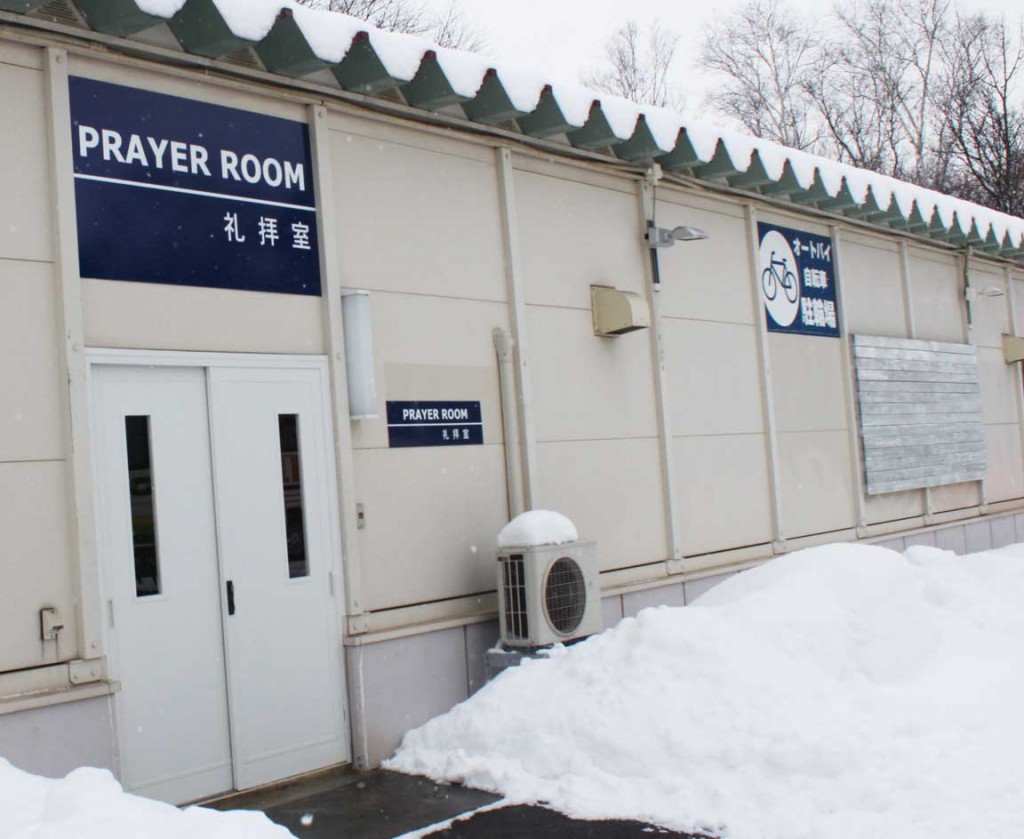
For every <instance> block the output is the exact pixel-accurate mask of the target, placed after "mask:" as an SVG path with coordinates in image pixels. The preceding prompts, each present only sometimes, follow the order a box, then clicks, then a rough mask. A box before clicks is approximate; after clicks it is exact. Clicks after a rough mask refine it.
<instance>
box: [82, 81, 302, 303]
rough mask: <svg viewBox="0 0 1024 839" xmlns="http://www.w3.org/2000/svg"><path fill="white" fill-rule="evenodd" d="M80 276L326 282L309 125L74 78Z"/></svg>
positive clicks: (296, 284)
mask: <svg viewBox="0 0 1024 839" xmlns="http://www.w3.org/2000/svg"><path fill="white" fill-rule="evenodd" d="M69 88H70V95H71V122H72V126H71V130H72V137H71V141H72V155H73V158H74V175H75V206H76V212H77V218H78V258H79V270H80V274H81V276H82V277H89V278H94V279H105V280H133V281H137V282H155V283H169V284H173V285H185V286H207V287H212V288H229V289H242V290H247V291H270V292H279V293H284V294H305V295H319V294H320V256H319V249H318V246H317V237H316V198H315V193H314V188H313V163H312V155H311V153H310V146H309V129H308V126H306V125H305V124H303V123H301V122H296V121H294V120H287V119H280V118H278V117H269V116H264V115H262V114H255V113H252V112H250V111H242V110H238V109H236V108H226V107H223V106H220V105H211V104H208V103H205V102H195V101H193V100H191V99H184V98H181V97H178V96H167V95H165V94H161V93H152V92H150V91H146V90H139V89H137V88H130V87H123V86H121V85H115V84H109V83H107V82H98V81H94V80H92V79H83V78H78V77H72V78H71V79H69Z"/></svg>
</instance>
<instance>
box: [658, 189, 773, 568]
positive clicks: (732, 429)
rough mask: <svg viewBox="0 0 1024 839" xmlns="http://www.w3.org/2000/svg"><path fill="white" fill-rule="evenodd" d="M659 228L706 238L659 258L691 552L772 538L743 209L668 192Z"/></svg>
mask: <svg viewBox="0 0 1024 839" xmlns="http://www.w3.org/2000/svg"><path fill="white" fill-rule="evenodd" d="M657 223H658V225H659V226H660V227H668V228H672V227H675V226H678V225H684V224H685V225H692V226H695V227H699V228H702V229H703V230H705V231H707V233H708V235H709V238H708V239H707V240H706V241H698V242H684V243H680V244H678V245H676V246H674V247H672V248H668V249H665V250H663V251H661V252H660V253H659V260H660V266H661V277H662V290H661V292H660V294H661V306H662V314H663V317H664V320H663V329H664V335H665V365H666V368H667V375H668V399H669V405H670V412H671V417H672V443H673V454H674V462H673V464H672V466H673V468H674V470H675V476H676V481H677V486H678V496H679V497H678V501H677V507H678V509H677V510H676V511H675V515H676V517H677V520H678V523H679V528H680V534H681V539H682V549H683V553H684V554H685V555H687V556H693V555H699V554H707V553H714V552H716V551H722V550H726V549H729V548H737V547H744V546H750V545H765V544H766V543H769V542H771V541H772V517H771V502H770V492H771V489H770V476H769V472H768V452H767V438H766V433H765V416H764V411H763V408H762V402H763V398H762V397H763V394H762V384H761V361H760V356H759V353H758V325H757V322H756V320H755V316H760V315H761V312H760V310H758V311H757V312H756V313H755V310H754V297H753V288H752V284H751V280H750V253H749V243H748V235H747V230H746V220H745V214H744V208H743V206H742V205H740V204H738V203H734V202H728V201H723V200H714V199H710V198H702V197H699V196H696V195H683V194H680V193H676V192H670V191H667V190H662V196H661V200H660V201H659V202H658V208H657Z"/></svg>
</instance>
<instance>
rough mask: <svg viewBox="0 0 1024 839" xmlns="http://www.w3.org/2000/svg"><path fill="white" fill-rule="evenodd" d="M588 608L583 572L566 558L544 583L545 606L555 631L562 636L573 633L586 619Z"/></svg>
mask: <svg viewBox="0 0 1024 839" xmlns="http://www.w3.org/2000/svg"><path fill="white" fill-rule="evenodd" d="M586 605H587V587H586V583H585V582H584V580H583V571H582V570H580V567H579V565H577V564H576V563H575V562H574V561H573V560H572V559H570V558H569V557H567V556H563V557H561V558H560V559H556V560H555V561H554V562H553V563H552V564H551V568H550V569H549V570H548V577H547V580H546V581H545V583H544V606H545V608H546V609H547V613H548V621H550V623H551V627H552V629H554V630H555V632H558V633H561V634H562V635H569V634H571V633H572V632H573V631H574V630H575V629H576V627H578V626H579V625H580V622H581V621H582V620H583V613H584V610H585V609H586Z"/></svg>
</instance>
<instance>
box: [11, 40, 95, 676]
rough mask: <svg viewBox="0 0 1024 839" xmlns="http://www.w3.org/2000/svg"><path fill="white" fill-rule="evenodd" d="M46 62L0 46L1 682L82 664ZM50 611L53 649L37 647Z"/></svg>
mask: <svg viewBox="0 0 1024 839" xmlns="http://www.w3.org/2000/svg"><path fill="white" fill-rule="evenodd" d="M42 61H43V54H42V51H41V50H38V49H32V48H28V47H23V46H19V45H16V44H9V43H0V115H2V124H3V126H4V129H5V130H4V132H3V135H4V140H3V147H4V153H3V155H0V183H2V184H3V188H2V189H0V382H2V393H3V396H2V398H0V498H2V499H3V503H2V504H0V580H2V581H3V582H2V586H0V638H2V639H3V643H2V644H0V672H2V671H8V670H16V669H22V668H29V667H38V666H40V665H45V664H50V663H53V662H56V661H64V660H68V659H73V658H76V657H77V652H78V651H77V646H78V638H77V633H76V627H75V624H76V620H75V608H76V600H77V597H76V592H75V582H74V581H75V567H74V564H73V558H72V557H73V551H72V547H71V545H70V544H69V536H68V534H69V510H68V487H67V464H66V457H67V445H66V442H65V439H66V429H65V415H66V411H67V407H66V393H65V392H64V391H63V390H62V388H61V379H62V367H63V365H62V358H61V348H62V340H61V328H60V325H59V320H58V319H59V307H58V305H59V296H58V282H57V278H56V274H55V270H54V247H53V233H54V231H53V225H52V192H51V190H52V188H53V181H52V179H51V175H50V163H49V158H48V149H49V139H48V136H47V115H46V106H45V103H46V88H45V78H44V75H43V72H42V69H43V63H42ZM47 606H49V607H55V608H57V609H58V610H59V611H60V614H61V616H62V618H63V620H64V625H65V629H64V631H63V633H62V634H61V638H60V641H59V643H56V642H53V641H48V642H43V641H42V640H41V639H40V629H39V610H40V609H41V608H43V607H47Z"/></svg>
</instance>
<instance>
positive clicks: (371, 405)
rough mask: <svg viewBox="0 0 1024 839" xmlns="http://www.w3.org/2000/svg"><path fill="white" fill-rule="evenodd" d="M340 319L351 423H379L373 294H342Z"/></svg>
mask: <svg viewBox="0 0 1024 839" xmlns="http://www.w3.org/2000/svg"><path fill="white" fill-rule="evenodd" d="M341 319H342V325H343V327H344V330H345V370H346V372H347V373H348V412H349V419H354V420H363V419H376V418H377V374H376V370H375V367H374V358H373V328H372V326H371V322H370V293H369V292H368V291H351V292H346V293H344V294H342V295H341Z"/></svg>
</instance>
